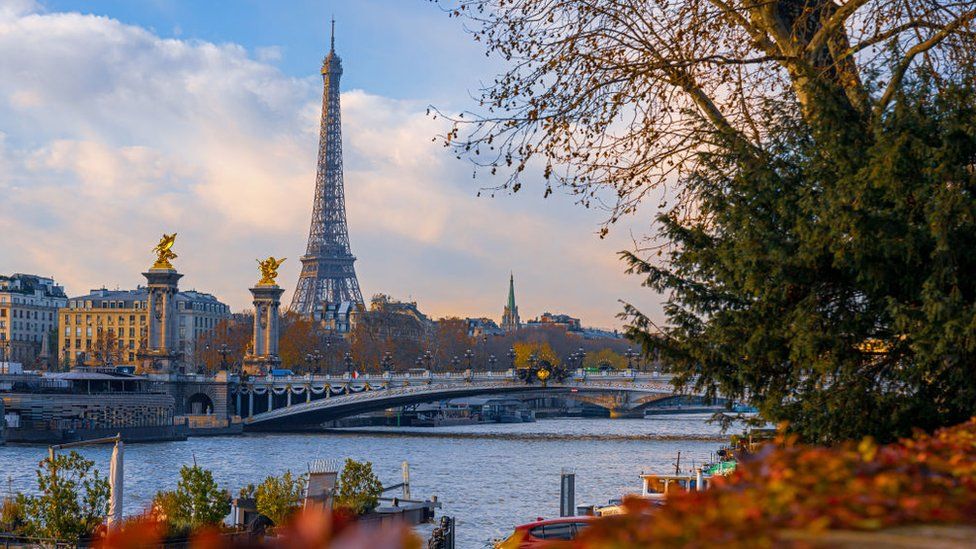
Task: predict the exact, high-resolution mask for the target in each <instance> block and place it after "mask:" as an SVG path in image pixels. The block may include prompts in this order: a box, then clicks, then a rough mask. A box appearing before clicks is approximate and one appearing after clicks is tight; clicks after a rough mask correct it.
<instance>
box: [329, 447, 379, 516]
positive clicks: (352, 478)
mask: <svg viewBox="0 0 976 549" xmlns="http://www.w3.org/2000/svg"><path fill="white" fill-rule="evenodd" d="M382 493H383V485H382V484H380V479H379V478H377V477H376V475H375V474H373V464H372V463H370V462H368V461H367V462H364V463H360V462H358V461H353V460H351V459H347V460H346V464H345V466H344V467H343V468H342V475H341V476H340V477H339V490H338V492H337V494H336V498H335V507H336V508H339V509H345V510H348V511H350V512H352V513H355V514H357V515H362V514H364V513H368V512H369V511H372V510H373V509H375V508H376V504H377V503H378V502H379V497H380V494H382Z"/></svg>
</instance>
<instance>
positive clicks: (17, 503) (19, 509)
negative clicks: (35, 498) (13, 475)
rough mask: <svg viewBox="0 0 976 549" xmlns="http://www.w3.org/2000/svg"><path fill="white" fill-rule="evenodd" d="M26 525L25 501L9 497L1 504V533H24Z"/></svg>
mask: <svg viewBox="0 0 976 549" xmlns="http://www.w3.org/2000/svg"><path fill="white" fill-rule="evenodd" d="M26 523H27V516H26V509H25V508H24V503H23V501H21V500H20V499H19V498H17V497H8V498H4V500H3V502H0V532H10V533H14V534H19V533H22V532H23V529H24V527H25V525H26Z"/></svg>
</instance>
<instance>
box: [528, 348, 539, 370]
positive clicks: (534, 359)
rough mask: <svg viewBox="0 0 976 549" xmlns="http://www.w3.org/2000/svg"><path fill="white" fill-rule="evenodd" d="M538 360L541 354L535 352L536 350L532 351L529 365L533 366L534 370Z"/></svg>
mask: <svg viewBox="0 0 976 549" xmlns="http://www.w3.org/2000/svg"><path fill="white" fill-rule="evenodd" d="M538 362H539V355H538V354H536V353H534V352H533V353H532V354H531V355H529V366H530V367H531V368H532V369H533V370H534V369H535V365H536V364H537V363H538Z"/></svg>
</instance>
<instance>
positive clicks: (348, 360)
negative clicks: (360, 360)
mask: <svg viewBox="0 0 976 549" xmlns="http://www.w3.org/2000/svg"><path fill="white" fill-rule="evenodd" d="M342 361H343V362H344V363H345V364H346V373H347V374H349V375H350V376H351V375H352V355H351V354H349V352H348V351H347V352H346V355H345V356H344V357H342Z"/></svg>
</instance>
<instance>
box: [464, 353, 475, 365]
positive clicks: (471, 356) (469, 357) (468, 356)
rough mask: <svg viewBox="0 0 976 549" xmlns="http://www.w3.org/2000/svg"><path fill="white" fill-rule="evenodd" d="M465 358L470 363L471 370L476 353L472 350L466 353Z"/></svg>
mask: <svg viewBox="0 0 976 549" xmlns="http://www.w3.org/2000/svg"><path fill="white" fill-rule="evenodd" d="M464 358H466V359H467V361H468V369H469V370H470V369H471V359H473V358H474V352H473V351H472V350H471V349H468V350H467V351H464Z"/></svg>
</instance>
